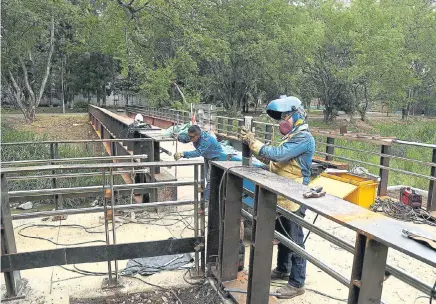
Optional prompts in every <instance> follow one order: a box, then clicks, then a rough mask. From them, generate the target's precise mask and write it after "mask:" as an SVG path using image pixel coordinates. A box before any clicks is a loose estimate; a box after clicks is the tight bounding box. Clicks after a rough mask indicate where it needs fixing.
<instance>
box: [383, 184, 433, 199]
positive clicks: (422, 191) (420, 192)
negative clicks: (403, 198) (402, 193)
mask: <svg viewBox="0 0 436 304" xmlns="http://www.w3.org/2000/svg"><path fill="white" fill-rule="evenodd" d="M401 188H410V189H412V190H413V191H415V192H416V193H418V194H420V195H422V196H427V197H428V191H426V190H422V189H419V188H414V187H410V186H405V185H396V186H389V187H388V191H389V190H400V189H401Z"/></svg>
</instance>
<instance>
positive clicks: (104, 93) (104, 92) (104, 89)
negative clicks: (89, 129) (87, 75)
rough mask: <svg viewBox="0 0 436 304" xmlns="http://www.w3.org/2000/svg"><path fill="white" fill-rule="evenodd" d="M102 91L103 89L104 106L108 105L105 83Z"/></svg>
mask: <svg viewBox="0 0 436 304" xmlns="http://www.w3.org/2000/svg"><path fill="white" fill-rule="evenodd" d="M102 91H103V107H106V86H105V85H103V87H102Z"/></svg>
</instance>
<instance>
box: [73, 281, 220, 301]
mask: <svg viewBox="0 0 436 304" xmlns="http://www.w3.org/2000/svg"><path fill="white" fill-rule="evenodd" d="M176 295H177V298H176ZM148 303H153V304H161V303H162V304H170V303H171V304H176V303H177V304H181V303H183V304H204V303H209V304H222V303H223V301H222V300H221V297H220V295H219V294H218V293H217V292H216V290H215V289H213V287H212V286H211V285H210V284H209V283H205V284H201V285H198V286H192V287H189V288H181V289H173V290H172V292H171V290H169V289H168V290H152V291H148V292H141V293H134V294H127V295H124V296H120V295H117V296H111V297H100V298H88V299H75V298H71V299H70V304H148Z"/></svg>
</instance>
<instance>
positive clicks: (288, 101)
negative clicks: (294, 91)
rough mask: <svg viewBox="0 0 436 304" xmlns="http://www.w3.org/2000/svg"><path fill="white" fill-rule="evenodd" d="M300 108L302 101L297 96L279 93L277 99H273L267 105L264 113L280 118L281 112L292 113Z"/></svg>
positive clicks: (276, 118)
mask: <svg viewBox="0 0 436 304" xmlns="http://www.w3.org/2000/svg"><path fill="white" fill-rule="evenodd" d="M302 108H303V106H302V103H301V101H300V99H298V98H297V97H294V96H286V95H281V96H280V98H279V99H274V100H272V101H271V102H270V103H269V104H268V105H267V107H266V113H267V114H268V115H269V116H270V117H271V118H273V119H275V120H280V119H282V114H283V113H293V112H296V111H298V110H299V109H302Z"/></svg>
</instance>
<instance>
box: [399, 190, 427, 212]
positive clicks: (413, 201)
mask: <svg viewBox="0 0 436 304" xmlns="http://www.w3.org/2000/svg"><path fill="white" fill-rule="evenodd" d="M400 202H402V203H403V204H404V205H408V206H410V207H412V208H421V206H422V195H420V194H418V193H416V191H415V190H413V189H411V188H410V187H402V188H401V189H400Z"/></svg>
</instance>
